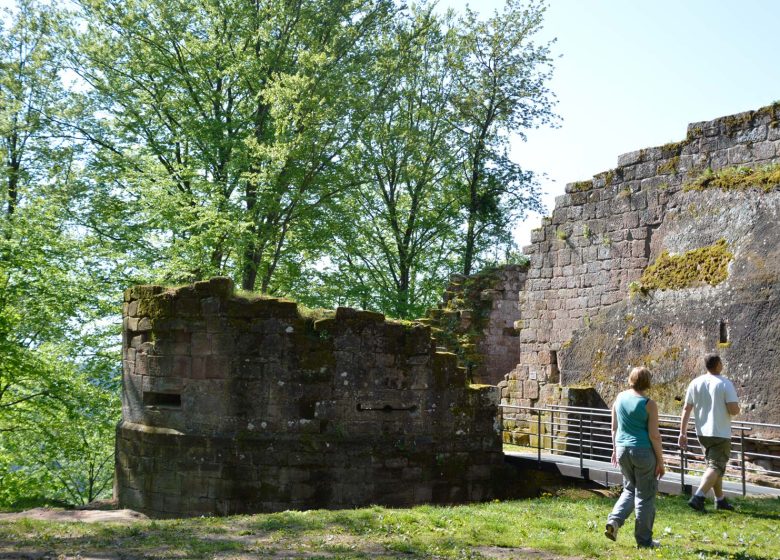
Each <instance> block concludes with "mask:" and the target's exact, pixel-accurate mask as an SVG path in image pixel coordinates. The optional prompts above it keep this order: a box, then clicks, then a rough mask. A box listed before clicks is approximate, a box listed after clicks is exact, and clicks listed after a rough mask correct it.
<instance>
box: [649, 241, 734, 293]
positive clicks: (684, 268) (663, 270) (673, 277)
mask: <svg viewBox="0 0 780 560" xmlns="http://www.w3.org/2000/svg"><path fill="white" fill-rule="evenodd" d="M733 258H734V255H733V253H732V252H731V251H729V248H728V243H726V240H725V239H720V240H718V242H717V243H715V244H714V245H710V246H709V247H701V248H699V249H693V250H692V251H686V252H685V253H683V254H682V255H670V254H669V252H668V251H664V252H663V253H661V256H660V257H658V259H657V260H656V261H655V262H654V263H653V264H652V265H650V266H648V267H647V268H646V269H645V271H644V273H643V274H642V278H640V285H641V288H642V290H643V291H647V290H682V289H685V288H691V287H694V286H700V285H702V284H709V285H711V286H717V285H718V284H720V283H721V282H723V281H724V280H725V279H726V277H727V276H728V264H729V261H731V259H733Z"/></svg>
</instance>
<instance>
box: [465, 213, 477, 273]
mask: <svg viewBox="0 0 780 560" xmlns="http://www.w3.org/2000/svg"><path fill="white" fill-rule="evenodd" d="M475 225H476V211H475V210H473V209H471V208H469V217H468V228H467V229H466V248H465V250H464V251H463V274H464V275H466V276H469V275H470V274H471V268H472V267H473V266H474V248H475V246H476V239H475V232H474V228H475Z"/></svg>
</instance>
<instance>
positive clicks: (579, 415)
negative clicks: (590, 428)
mask: <svg viewBox="0 0 780 560" xmlns="http://www.w3.org/2000/svg"><path fill="white" fill-rule="evenodd" d="M577 416H578V417H579V419H580V435H579V444H578V445H579V449H580V473H582V414H578V415H577Z"/></svg>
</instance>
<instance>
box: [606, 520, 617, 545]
mask: <svg viewBox="0 0 780 560" xmlns="http://www.w3.org/2000/svg"><path fill="white" fill-rule="evenodd" d="M617 532H618V528H617V527H615V526H614V525H613V524H612V523H607V527H606V529H604V536H605V537H607V538H608V539H609V540H611V541H616V540H617Z"/></svg>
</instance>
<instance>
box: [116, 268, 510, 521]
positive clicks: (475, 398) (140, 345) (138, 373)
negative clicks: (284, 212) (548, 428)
mask: <svg viewBox="0 0 780 560" xmlns="http://www.w3.org/2000/svg"><path fill="white" fill-rule="evenodd" d="M123 332H124V335H123V349H124V350H123V357H124V361H123V364H124V376H123V381H124V383H123V391H122V421H121V423H120V424H119V426H118V428H117V443H116V473H117V481H116V482H117V494H118V499H119V503H120V504H121V506H122V507H129V508H132V509H135V510H138V511H142V512H144V513H146V514H149V515H153V516H158V517H165V516H181V515H201V514H234V513H247V512H261V511H278V510H285V509H290V508H295V509H307V508H319V507H328V508H339V507H355V506H364V505H369V504H385V505H393V506H406V505H412V504H419V503H428V502H433V503H453V502H462V501H471V500H484V499H489V498H492V497H494V496H495V495H496V490H495V485H496V484H497V482H498V481H499V480H500V478H501V477H500V476H498V475H497V474H496V473H497V469H500V468H501V467H502V465H503V456H502V453H501V440H500V435H499V430H498V428H499V425H498V423H497V408H496V404H497V393H496V390H495V388H494V387H470V386H468V385H467V382H466V374H465V370H463V369H462V368H459V367H457V363H456V356H455V355H454V354H452V353H447V352H439V351H436V347H435V344H434V342H433V340H432V338H431V336H430V328H429V327H426V326H423V325H419V324H409V323H398V322H391V321H386V320H385V318H384V317H383V316H382V315H379V314H376V313H369V312H362V311H355V310H351V309H344V308H340V309H338V310H337V311H336V312H335V313H332V312H331V313H327V314H324V315H321V316H319V317H315V316H310V315H307V314H306V313H302V311H300V310H299V309H298V307H297V306H296V304H295V303H293V302H289V301H284V300H278V299H271V298H242V297H237V296H235V295H234V294H233V286H232V283H231V282H230V281H229V280H227V279H213V280H211V281H210V282H198V283H196V284H194V285H191V286H186V287H182V288H178V289H169V290H167V289H165V288H163V287H161V286H137V287H135V288H131V289H129V290H128V291H127V292H126V294H125V304H124V331H123Z"/></svg>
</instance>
